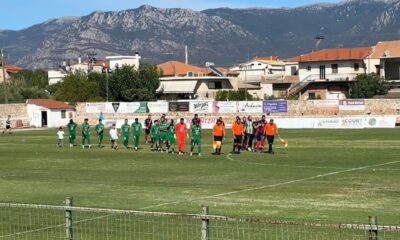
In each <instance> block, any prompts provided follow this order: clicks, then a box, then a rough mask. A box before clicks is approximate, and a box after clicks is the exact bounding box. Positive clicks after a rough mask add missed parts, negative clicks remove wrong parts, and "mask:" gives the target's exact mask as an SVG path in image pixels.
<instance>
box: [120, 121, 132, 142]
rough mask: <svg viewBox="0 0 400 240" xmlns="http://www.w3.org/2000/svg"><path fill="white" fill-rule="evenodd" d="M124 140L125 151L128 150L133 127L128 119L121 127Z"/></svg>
mask: <svg viewBox="0 0 400 240" xmlns="http://www.w3.org/2000/svg"><path fill="white" fill-rule="evenodd" d="M121 132H122V139H123V144H124V147H125V149H128V144H129V135H130V134H131V126H129V123H128V119H125V123H124V124H123V125H122V126H121Z"/></svg>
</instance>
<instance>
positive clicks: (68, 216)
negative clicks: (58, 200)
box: [65, 197, 74, 240]
mask: <svg viewBox="0 0 400 240" xmlns="http://www.w3.org/2000/svg"><path fill="white" fill-rule="evenodd" d="M65 205H66V206H67V208H66V209H65V227H66V240H73V239H74V230H73V228H72V209H70V208H69V207H72V206H73V201H72V197H67V198H66V199H65Z"/></svg>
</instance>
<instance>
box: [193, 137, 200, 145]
mask: <svg viewBox="0 0 400 240" xmlns="http://www.w3.org/2000/svg"><path fill="white" fill-rule="evenodd" d="M200 144H201V139H200V138H199V137H196V138H192V145H200Z"/></svg>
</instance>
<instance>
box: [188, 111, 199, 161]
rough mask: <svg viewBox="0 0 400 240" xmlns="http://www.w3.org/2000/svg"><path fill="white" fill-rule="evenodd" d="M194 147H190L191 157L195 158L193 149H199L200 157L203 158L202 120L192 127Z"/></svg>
mask: <svg viewBox="0 0 400 240" xmlns="http://www.w3.org/2000/svg"><path fill="white" fill-rule="evenodd" d="M191 129H192V131H191V137H192V146H191V147H190V156H193V149H194V147H195V146H197V148H198V155H199V156H201V127H200V119H199V120H197V122H196V123H195V124H194V125H192V127H191Z"/></svg>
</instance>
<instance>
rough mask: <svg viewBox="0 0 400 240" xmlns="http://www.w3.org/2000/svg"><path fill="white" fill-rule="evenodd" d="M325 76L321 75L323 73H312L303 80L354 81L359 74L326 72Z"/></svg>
mask: <svg viewBox="0 0 400 240" xmlns="http://www.w3.org/2000/svg"><path fill="white" fill-rule="evenodd" d="M324 75H325V76H321V74H310V75H308V76H307V77H305V78H304V79H303V80H301V81H302V82H303V81H307V82H329V81H332V82H338V81H339V82H341V81H343V82H344V81H354V80H355V78H356V77H357V75H358V74H356V73H336V74H324Z"/></svg>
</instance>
